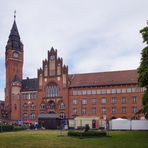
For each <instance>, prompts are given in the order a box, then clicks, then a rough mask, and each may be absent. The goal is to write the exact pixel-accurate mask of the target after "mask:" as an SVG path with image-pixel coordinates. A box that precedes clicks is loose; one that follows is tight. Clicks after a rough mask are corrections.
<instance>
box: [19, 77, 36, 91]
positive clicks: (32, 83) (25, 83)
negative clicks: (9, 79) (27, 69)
mask: <svg viewBox="0 0 148 148" xmlns="http://www.w3.org/2000/svg"><path fill="white" fill-rule="evenodd" d="M37 89H38V79H37V78H33V79H29V78H27V79H24V80H22V90H21V91H37Z"/></svg>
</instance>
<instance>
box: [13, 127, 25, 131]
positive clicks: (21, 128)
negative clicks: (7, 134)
mask: <svg viewBox="0 0 148 148" xmlns="http://www.w3.org/2000/svg"><path fill="white" fill-rule="evenodd" d="M26 129H27V128H26V127H25V126H14V131H22V130H26Z"/></svg>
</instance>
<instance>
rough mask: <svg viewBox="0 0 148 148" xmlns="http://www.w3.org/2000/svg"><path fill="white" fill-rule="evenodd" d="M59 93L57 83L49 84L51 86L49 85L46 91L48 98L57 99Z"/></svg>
mask: <svg viewBox="0 0 148 148" xmlns="http://www.w3.org/2000/svg"><path fill="white" fill-rule="evenodd" d="M58 93H59V89H58V86H57V85H56V83H53V82H51V83H49V85H47V87H46V89H45V96H46V97H56V96H58Z"/></svg>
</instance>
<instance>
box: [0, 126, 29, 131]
mask: <svg viewBox="0 0 148 148" xmlns="http://www.w3.org/2000/svg"><path fill="white" fill-rule="evenodd" d="M21 130H26V127H25V126H13V125H0V132H10V131H21Z"/></svg>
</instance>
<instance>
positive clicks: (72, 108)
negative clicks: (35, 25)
mask: <svg viewBox="0 0 148 148" xmlns="http://www.w3.org/2000/svg"><path fill="white" fill-rule="evenodd" d="M23 54H24V50H23V44H22V43H21V41H20V36H19V33H18V29H17V26H16V22H15V21H14V24H13V26H12V29H11V32H10V35H9V40H8V42H7V45H6V56H5V59H6V91H5V107H6V108H7V111H8V118H9V119H10V120H12V121H16V120H28V119H29V120H32V121H38V116H39V115H40V114H50V113H58V114H60V116H63V117H64V116H66V117H68V118H74V117H77V116H83V117H100V118H107V119H112V118H117V117H123V118H129V119H131V118H135V113H136V112H137V111H138V110H140V109H141V106H142V101H141V100H142V95H143V91H144V89H143V88H140V87H139V86H138V82H137V71H136V70H126V71H114V72H104V73H89V74H69V73H68V66H66V65H64V63H63V59H62V58H60V57H58V54H57V50H56V49H54V48H53V47H52V48H51V50H50V51H48V54H47V58H46V59H45V60H43V62H42V68H39V69H38V70H37V78H34V79H29V78H26V79H23V63H24V59H23Z"/></svg>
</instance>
